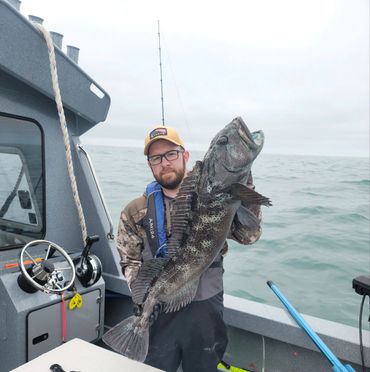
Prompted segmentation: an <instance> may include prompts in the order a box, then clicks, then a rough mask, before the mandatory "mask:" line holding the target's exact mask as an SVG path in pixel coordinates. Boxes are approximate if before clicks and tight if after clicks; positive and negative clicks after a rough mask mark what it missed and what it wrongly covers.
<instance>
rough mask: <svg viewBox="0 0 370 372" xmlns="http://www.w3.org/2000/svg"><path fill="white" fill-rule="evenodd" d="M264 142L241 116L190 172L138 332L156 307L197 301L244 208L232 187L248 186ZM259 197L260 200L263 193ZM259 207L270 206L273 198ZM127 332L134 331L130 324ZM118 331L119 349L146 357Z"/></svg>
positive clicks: (176, 306)
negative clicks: (201, 281)
mask: <svg viewBox="0 0 370 372" xmlns="http://www.w3.org/2000/svg"><path fill="white" fill-rule="evenodd" d="M263 142H264V135H263V132H262V131H259V132H254V133H250V131H249V130H248V128H247V126H246V125H245V124H244V122H243V120H242V119H241V118H236V119H234V120H233V121H232V122H231V123H230V124H228V125H227V126H226V127H225V128H223V129H222V130H221V131H220V132H219V133H218V134H217V135H216V136H215V137H214V139H213V140H212V142H211V144H210V147H209V150H208V151H207V153H206V155H205V157H204V160H203V162H197V163H196V165H195V166H194V169H193V170H192V171H191V172H189V175H188V177H187V178H186V179H185V180H184V181H183V183H182V186H181V188H180V191H179V193H178V196H177V197H176V199H175V202H174V207H173V211H172V214H171V221H172V229H171V232H172V234H171V237H170V238H169V241H168V250H169V253H170V259H169V260H167V261H165V263H164V265H163V268H161V270H160V271H159V272H158V273H157V274H156V275H155V276H154V277H153V278H152V280H151V281H150V283H148V285H147V288H146V289H145V294H144V296H143V298H142V300H137V301H138V302H139V303H140V304H141V305H142V310H143V311H142V314H141V316H140V317H139V318H137V319H135V324H134V325H133V326H132V329H133V330H132V332H133V333H135V334H142V333H144V330H147V329H148V328H149V325H150V323H151V316H152V313H153V308H154V306H155V305H157V304H161V306H162V309H163V310H164V311H166V312H168V311H176V310H178V309H180V308H181V307H183V306H186V305H187V304H188V303H190V302H191V301H192V299H193V298H194V296H195V293H196V289H197V286H198V281H199V278H200V276H201V275H202V273H203V272H204V271H205V270H206V269H207V268H208V267H209V266H210V265H211V263H212V262H213V261H214V260H215V258H216V257H217V256H218V255H219V253H220V251H221V249H222V248H223V246H224V243H225V240H226V238H227V236H228V233H229V230H230V227H231V224H232V221H233V219H234V217H235V214H236V212H237V210H238V208H239V207H240V205H241V199H238V198H237V197H235V195H232V193H231V192H230V190H231V186H232V185H234V184H241V185H246V184H247V180H248V177H249V175H250V170H251V166H252V163H253V161H254V159H255V158H256V157H257V155H258V154H259V152H260V151H261V149H262V147H263ZM243 187H244V186H243ZM251 192H252V193H253V191H251ZM256 195H257V199H256V200H258V195H259V194H256ZM259 196H260V197H262V196H261V195H259ZM262 198H264V197H262ZM266 200H267V202H266ZM244 202H245V200H244ZM259 203H260V204H266V203H267V204H268V199H267V198H265V200H264V201H259ZM156 260H158V259H156ZM143 267H144V264H143ZM142 270H143V269H142ZM139 277H140V274H139ZM137 280H138V279H137ZM138 281H139V282H140V279H139V280H138ZM134 284H135V283H134ZM134 287H135V286H134ZM135 293H136V292H135V288H134V290H133V298H136V299H137V298H139V297H138V296H137V295H136V294H135ZM133 321H134V320H132V321H130V322H131V323H132V322H133ZM127 322H128V321H126V323H127ZM131 323H130V324H131ZM116 327H118V326H116ZM126 328H129V327H127V325H126ZM117 329H118V328H117ZM114 332H116V333H117V336H116V338H114V337H111V340H112V339H113V341H111V340H110V346H111V347H113V349H115V350H116V351H119V352H121V353H122V354H124V355H126V356H128V357H129V358H132V359H136V360H140V361H143V360H144V359H145V356H146V353H145V350H147V345H146V344H145V346H144V347H143V346H140V350H141V351H140V352H138V351H137V350H135V347H131V344H132V343H136V342H137V341H136V339H135V341H132V342H131V341H130V342H131V344H130V342H129V343H128V344H129V346H127V345H126V344H127V342H126V341H125V346H124V347H122V346H119V345H118V341H117V344H116V345H113V346H112V344H114V343H115V342H116V341H115V340H116V339H117V340H118V339H121V338H122V337H121V336H120V335H118V331H112V332H111V335H114ZM128 337H131V338H133V337H132V335H131V334H130V335H128V336H127V337H126V336H124V337H123V339H125V340H126V339H127V338H128ZM146 337H148V336H147V335H146ZM103 339H104V338H103ZM133 339H134V338H133ZM108 344H109V343H108ZM144 354H145V355H144Z"/></svg>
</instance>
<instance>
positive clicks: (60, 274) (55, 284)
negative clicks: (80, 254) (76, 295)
mask: <svg viewBox="0 0 370 372" xmlns="http://www.w3.org/2000/svg"><path fill="white" fill-rule="evenodd" d="M36 245H37V246H38V247H39V246H40V245H47V246H48V248H47V250H46V255H45V258H44V259H40V258H37V259H35V258H33V257H32V255H31V254H30V253H29V251H30V250H31V248H33V247H34V246H36ZM55 251H57V252H59V253H60V254H61V256H62V257H63V258H64V261H62V264H65V263H67V266H66V267H58V268H55V267H54V264H53V263H52V262H51V260H50V259H49V255H50V256H51V255H52V254H53V253H54V252H55ZM29 260H30V261H31V262H32V263H33V265H32V266H31V267H30V268H28V269H26V267H25V262H26V263H27V261H29ZM58 263H60V262H58ZM18 264H19V268H20V270H21V273H22V275H23V277H24V278H25V279H26V281H27V282H28V284H30V285H31V286H32V287H34V288H36V289H39V290H40V291H43V292H45V293H62V292H64V291H66V290H67V289H69V288H71V287H72V286H73V283H74V281H75V278H76V269H75V266H74V264H73V261H72V259H71V257H70V256H69V255H68V253H67V252H66V251H65V250H64V249H63V248H61V247H59V245H57V244H55V243H52V242H49V241H48V240H33V241H31V242H29V243H27V244H26V245H25V246H24V247H23V248H22V250H21V253H20V255H19V262H18ZM67 271H68V272H70V274H68V282H67V283H66V282H65V275H64V272H67Z"/></svg>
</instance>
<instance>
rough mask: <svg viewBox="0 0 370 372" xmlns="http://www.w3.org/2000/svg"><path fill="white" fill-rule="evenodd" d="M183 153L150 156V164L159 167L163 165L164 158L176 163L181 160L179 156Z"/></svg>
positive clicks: (178, 151)
mask: <svg viewBox="0 0 370 372" xmlns="http://www.w3.org/2000/svg"><path fill="white" fill-rule="evenodd" d="M183 152H184V150H170V151H167V152H165V153H164V154H158V155H153V156H148V162H149V164H150V165H158V164H161V163H162V159H163V158H166V160H168V161H174V160H177V159H178V158H179V154H180V153H183Z"/></svg>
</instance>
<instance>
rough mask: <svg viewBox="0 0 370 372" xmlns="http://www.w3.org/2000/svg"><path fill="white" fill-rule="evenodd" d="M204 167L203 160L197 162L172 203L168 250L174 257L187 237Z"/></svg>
mask: <svg viewBox="0 0 370 372" xmlns="http://www.w3.org/2000/svg"><path fill="white" fill-rule="evenodd" d="M201 167H202V162H197V163H196V164H195V166H194V168H193V169H192V170H191V171H190V172H189V173H188V175H187V176H186V177H185V178H184V181H183V182H182V184H181V186H180V190H179V192H178V194H177V196H176V197H175V199H174V201H173V204H172V211H171V236H170V238H169V239H168V243H167V252H168V255H169V256H170V257H173V256H174V255H175V254H176V252H177V249H178V247H180V246H181V243H182V242H183V241H184V240H186V238H187V228H188V225H189V222H190V221H191V208H192V205H193V203H194V201H195V200H196V197H197V192H196V187H197V183H198V179H199V175H200V171H201Z"/></svg>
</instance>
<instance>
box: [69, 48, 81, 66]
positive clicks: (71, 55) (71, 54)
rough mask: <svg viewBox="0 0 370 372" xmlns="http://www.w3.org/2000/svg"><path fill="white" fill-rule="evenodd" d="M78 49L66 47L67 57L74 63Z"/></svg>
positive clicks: (76, 60)
mask: <svg viewBox="0 0 370 372" xmlns="http://www.w3.org/2000/svg"><path fill="white" fill-rule="evenodd" d="M79 53H80V49H79V48H76V47H74V46H72V45H67V56H68V57H69V58H70V59H71V60H72V61H73V62H75V63H78V56H79Z"/></svg>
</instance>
